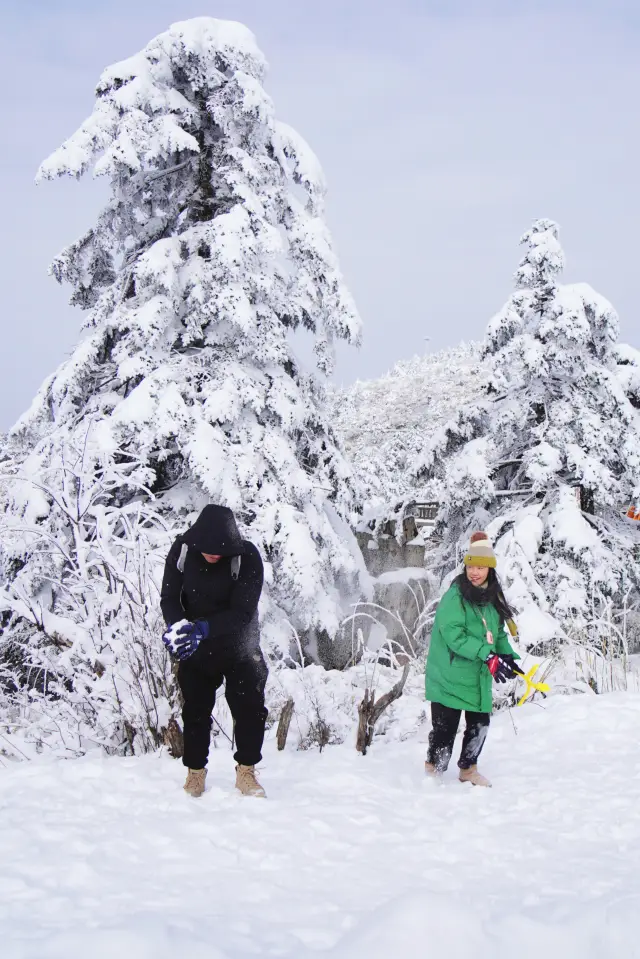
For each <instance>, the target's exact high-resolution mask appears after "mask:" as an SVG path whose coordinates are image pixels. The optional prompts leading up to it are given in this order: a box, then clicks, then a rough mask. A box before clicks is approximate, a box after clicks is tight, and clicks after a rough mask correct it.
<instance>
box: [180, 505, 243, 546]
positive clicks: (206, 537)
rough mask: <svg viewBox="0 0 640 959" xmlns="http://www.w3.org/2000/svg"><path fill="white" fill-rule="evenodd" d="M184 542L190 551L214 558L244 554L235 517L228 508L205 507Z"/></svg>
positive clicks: (185, 536) (183, 538) (186, 534)
mask: <svg viewBox="0 0 640 959" xmlns="http://www.w3.org/2000/svg"><path fill="white" fill-rule="evenodd" d="M182 540H183V542H185V543H186V544H187V546H188V547H189V548H190V549H195V550H197V552H198V553H211V554H212V555H213V556H240V555H241V553H243V552H244V544H243V542H242V539H241V537H240V533H239V532H238V527H237V526H236V519H235V516H234V515H233V513H232V511H231V510H230V509H229V508H228V507H227V506H205V508H204V509H203V510H202V512H201V513H200V515H199V516H198V518H197V520H196V521H195V523H194V524H193V526H190V527H189V529H188V530H187V532H186V533H185V534H184V536H183V537H182Z"/></svg>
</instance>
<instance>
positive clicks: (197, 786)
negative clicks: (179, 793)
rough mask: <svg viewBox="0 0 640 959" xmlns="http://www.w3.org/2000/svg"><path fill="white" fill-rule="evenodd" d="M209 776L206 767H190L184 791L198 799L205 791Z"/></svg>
mask: <svg viewBox="0 0 640 959" xmlns="http://www.w3.org/2000/svg"><path fill="white" fill-rule="evenodd" d="M206 778H207V770H206V769H190V770H189V772H188V773H187V779H186V782H185V784H184V791H185V792H187V793H189V795H190V796H193V798H194V799H198V798H199V797H200V796H201V795H202V794H203V792H204V784H205V780H206Z"/></svg>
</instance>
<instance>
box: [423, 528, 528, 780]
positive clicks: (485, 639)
mask: <svg viewBox="0 0 640 959" xmlns="http://www.w3.org/2000/svg"><path fill="white" fill-rule="evenodd" d="M464 566H465V568H464V571H463V572H462V573H461V574H460V575H459V576H458V577H456V579H455V580H454V581H453V583H452V585H451V586H450V588H449V589H448V590H447V592H446V593H445V594H444V596H443V597H442V599H441V600H440V603H439V604H438V609H437V611H436V618H435V622H434V624H433V631H432V633H431V643H430V646H429V655H428V657H427V673H426V698H427V699H428V700H430V701H431V722H432V729H431V732H430V734H429V751H428V754H427V762H426V763H425V769H426V771H427V773H428V774H429V775H432V776H438V775H441V774H442V773H443V772H444V771H445V770H446V769H447V766H448V765H449V760H450V759H451V753H452V751H453V744H454V740H455V738H456V733H457V731H458V726H459V724H460V716H461V713H462V710H464V711H465V720H466V729H465V733H464V738H463V741H462V752H461V754H460V760H459V762H458V767H459V769H460V780H461V781H462V782H470V783H473V785H474V786H490V785H491V783H490V782H489V780H488V779H486V778H485V777H484V776H482V775H481V774H480V773H479V772H478V757H479V755H480V753H481V751H482V747H483V746H484V741H485V739H486V737H487V732H488V728H489V719H490V715H491V709H492V700H493V696H492V683H493V681H494V680H495V681H496V682H502V683H504V682H506V681H507V680H508V679H513V678H514V677H515V676H516V675H517V674H518V673H521V672H522V671H521V670H520V669H519V667H518V666H516V665H515V660H516V659H517V658H519V657H518V656H517V655H516V653H514V651H513V649H512V648H511V645H510V643H509V640H508V638H507V633H506V629H508V630H509V632H510V633H511V635H512V636H515V634H516V626H515V623H514V621H513V613H512V611H511V609H510V608H509V605H508V603H507V601H506V599H505V597H504V593H503V591H502V587H501V585H500V582H499V580H498V577H497V575H496V556H495V553H494V552H493V548H492V546H491V543H490V542H489V539H488V537H487V535H486V533H474V534H473V536H472V537H471V543H470V546H469V550H468V552H467V554H466V555H465V557H464Z"/></svg>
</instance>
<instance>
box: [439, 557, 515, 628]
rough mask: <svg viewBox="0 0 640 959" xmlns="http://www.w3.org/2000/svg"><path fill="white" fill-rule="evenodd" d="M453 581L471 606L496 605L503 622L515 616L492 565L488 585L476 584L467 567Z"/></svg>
mask: <svg viewBox="0 0 640 959" xmlns="http://www.w3.org/2000/svg"><path fill="white" fill-rule="evenodd" d="M453 582H454V583H455V584H456V585H457V587H458V589H459V590H460V592H461V594H462V598H463V599H464V600H465V602H467V603H469V604H470V605H471V606H488V605H489V604H491V605H492V606H495V608H496V609H497V610H498V615H499V616H500V620H501V622H503V623H506V622H507V620H509V619H513V618H514V616H515V613H514V611H513V610H512V609H511V607H510V606H509V604H508V602H507V601H506V599H505V595H504V591H503V589H502V586H501V584H500V580H499V579H498V574H497V573H496V571H495V569H493V568H492V567H489V575H488V577H487V585H486V587H485V586H474V585H473V583H472V582H471V580H470V579H469V578H468V577H467V571H466V569H465V570H463V571H462V572H461V573H460V575H459V576H456V578H455V579H454V581H453Z"/></svg>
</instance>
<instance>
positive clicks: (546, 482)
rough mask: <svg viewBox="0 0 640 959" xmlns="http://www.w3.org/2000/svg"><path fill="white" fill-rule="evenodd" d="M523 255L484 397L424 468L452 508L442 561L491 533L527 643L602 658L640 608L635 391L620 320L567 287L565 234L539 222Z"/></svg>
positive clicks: (577, 287) (491, 343) (445, 433)
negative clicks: (567, 646) (471, 537)
mask: <svg viewBox="0 0 640 959" xmlns="http://www.w3.org/2000/svg"><path fill="white" fill-rule="evenodd" d="M522 243H523V244H524V246H525V250H526V252H525V255H524V257H523V259H522V261H521V262H520V264H519V266H518V269H517V271H516V274H515V281H516V291H515V292H514V293H513V294H512V296H511V297H510V298H509V300H508V301H507V303H506V305H505V306H504V308H503V309H502V310H501V311H500V312H499V313H498V314H497V316H495V317H494V319H493V320H492V321H491V322H490V324H489V327H488V329H487V334H486V340H485V347H484V357H485V358H484V372H485V381H486V382H485V389H484V392H483V395H482V396H481V398H480V401H479V402H478V403H474V404H472V405H470V406H468V407H465V408H463V409H461V410H460V411H459V413H458V415H457V416H456V418H455V419H454V420H453V421H451V422H450V423H449V424H448V425H447V426H446V427H445V428H444V429H443V430H442V431H441V432H440V433H439V434H438V436H437V437H436V438H435V440H434V441H433V442H432V443H431V444H430V446H429V447H428V449H427V450H426V451H425V453H424V455H423V456H422V457H421V462H420V474H421V476H422V478H423V480H424V481H426V482H427V484H428V486H429V488H430V492H431V493H435V495H436V496H438V497H439V498H440V500H441V503H442V508H441V511H440V515H439V527H440V531H441V534H442V543H441V548H440V551H439V554H438V555H437V556H436V557H435V561H436V562H438V563H440V564H441V565H442V566H443V567H444V566H446V565H450V564H451V562H452V561H453V560H454V559H455V557H456V555H459V551H460V549H462V548H464V544H465V543H466V542H467V537H468V534H469V532H470V531H472V530H473V529H474V528H483V527H487V528H488V530H489V532H490V533H491V534H492V535H493V537H494V539H495V540H496V544H497V551H498V553H500V554H502V556H503V559H504V561H505V562H504V574H505V578H506V581H507V586H508V588H509V595H510V598H511V599H512V601H513V602H514V604H515V605H516V607H519V608H520V611H521V615H520V625H521V632H522V640H523V641H524V642H525V644H527V645H530V646H535V645H536V644H540V643H542V642H543V641H545V640H551V639H555V640H557V639H562V638H564V639H566V638H567V637H570V636H571V637H574V638H577V639H579V640H581V641H585V642H586V641H588V642H591V641H595V643H596V645H597V644H598V643H600V642H601V639H602V635H603V634H604V632H606V628H605V625H604V621H603V616H602V610H603V609H606V610H607V615H608V616H609V617H611V616H612V617H613V619H614V620H615V619H616V617H617V619H618V621H621V620H622V618H623V610H624V609H625V608H627V607H628V604H629V603H630V602H631V603H635V604H637V602H638V589H639V587H640V555H639V550H638V546H639V540H638V538H637V534H636V532H635V529H632V528H631V527H630V526H629V525H627V524H625V521H624V512H625V508H626V506H627V504H628V503H629V502H633V501H636V500H637V499H638V498H639V497H640V415H639V413H638V410H637V409H636V408H635V407H634V405H633V403H632V401H631V395H630V393H631V390H630V388H629V389H628V390H627V391H626V392H625V388H624V385H623V383H622V381H621V377H620V368H619V359H620V357H619V353H618V348H617V345H616V340H617V336H618V318H617V316H616V313H615V311H614V309H613V307H612V306H611V305H610V304H609V303H608V302H607V300H605V299H604V298H603V297H602V296H600V295H599V294H597V293H596V292H595V291H594V290H593V289H591V287H589V286H588V285H586V284H583V283H578V284H571V285H562V284H561V283H560V274H561V271H562V268H563V265H564V255H563V252H562V249H561V247H560V244H559V241H558V227H557V225H556V224H555V223H553V222H552V221H550V220H537V221H536V222H535V223H534V224H533V227H532V228H531V229H530V230H529V231H528V232H527V233H525V235H524V237H523V238H522ZM628 394H629V395H628ZM540 648H542V647H540Z"/></svg>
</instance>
